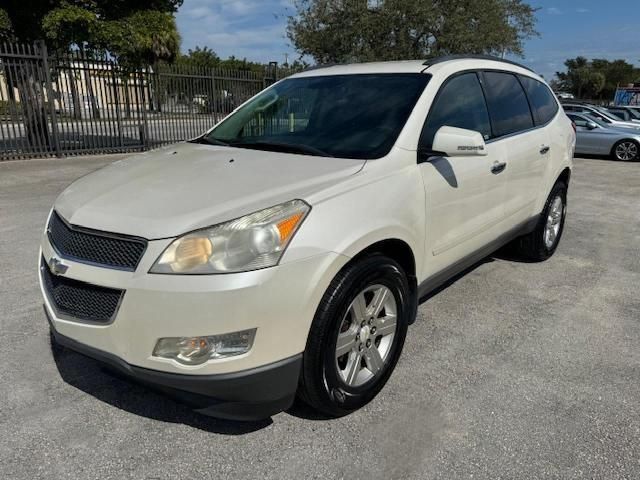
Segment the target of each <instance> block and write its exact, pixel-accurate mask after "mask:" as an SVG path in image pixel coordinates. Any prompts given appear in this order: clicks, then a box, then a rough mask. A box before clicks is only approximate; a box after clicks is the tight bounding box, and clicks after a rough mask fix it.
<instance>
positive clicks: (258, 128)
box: [201, 73, 430, 159]
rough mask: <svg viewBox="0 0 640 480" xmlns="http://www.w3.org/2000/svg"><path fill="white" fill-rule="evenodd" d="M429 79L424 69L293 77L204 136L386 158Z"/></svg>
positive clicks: (257, 146) (277, 148)
mask: <svg viewBox="0 0 640 480" xmlns="http://www.w3.org/2000/svg"><path fill="white" fill-rule="evenodd" d="M429 78H430V76H429V75H426V74H420V73H410V74H366V75H331V76H319V77H303V78H291V79H288V80H284V81H282V82H280V83H277V84H276V85H274V86H273V87H271V88H269V89H268V90H265V91H264V92H262V93H260V94H259V95H258V96H256V97H255V98H254V99H252V100H251V101H249V102H248V103H247V104H246V105H244V106H243V107H241V108H240V109H238V110H237V111H236V112H235V113H233V114H232V115H231V116H229V117H228V118H227V119H225V120H224V121H223V122H222V123H220V125H218V126H217V127H216V128H215V129H213V130H212V131H211V132H209V134H208V135H206V136H205V137H202V139H201V141H204V142H208V143H213V144H218V145H230V146H234V147H241V148H252V149H258V150H272V151H282V152H289V153H305V154H309V155H317V156H326V157H342V158H359V159H373V158H380V157H383V156H384V155H386V154H387V153H389V151H390V150H391V147H392V146H393V144H394V143H395V141H396V139H397V138H398V135H399V134H400V131H401V130H402V127H404V124H405V123H406V121H407V119H408V118H409V115H410V114H411V111H412V110H413V107H414V105H415V103H416V101H417V100H418V98H419V97H420V94H421V93H422V92H423V90H424V88H425V86H426V85H427V83H428V81H429Z"/></svg>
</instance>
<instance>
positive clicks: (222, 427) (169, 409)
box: [51, 247, 526, 435]
mask: <svg viewBox="0 0 640 480" xmlns="http://www.w3.org/2000/svg"><path fill="white" fill-rule="evenodd" d="M496 259H500V260H505V261H516V262H522V261H526V260H522V259H521V258H519V257H517V255H515V254H514V253H513V251H512V249H510V248H509V247H505V248H503V249H501V250H499V251H497V252H496V253H494V254H493V255H491V256H489V257H486V258H484V259H483V260H481V261H479V262H478V263H476V264H475V265H472V266H471V267H469V268H467V269H466V270H464V271H462V272H460V273H459V274H458V275H455V276H454V277H452V278H451V279H449V280H448V281H447V282H445V283H444V284H443V285H441V286H440V287H438V288H436V289H435V290H434V291H432V292H431V293H429V294H428V295H427V296H425V297H423V298H421V299H420V303H421V304H422V303H424V302H426V301H428V300H429V299H430V298H433V297H434V296H436V295H438V294H439V293H440V292H442V291H444V290H446V289H447V288H449V287H450V286H451V285H453V284H454V283H456V282H457V281H458V280H460V279H462V278H463V277H465V276H466V275H467V274H469V273H471V272H473V271H474V270H476V269H477V268H478V267H480V266H482V265H484V264H486V263H492V262H494V261H495V260H496ZM51 342H52V343H51V351H52V354H53V358H54V361H55V363H56V366H57V368H58V371H59V372H60V376H61V377H62V379H63V380H64V381H65V382H66V383H67V384H69V385H71V386H73V387H75V388H77V389H79V390H82V391H83V392H85V393H87V394H89V395H91V396H93V397H94V398H97V399H98V400H100V401H102V402H105V403H107V404H109V405H112V406H114V407H116V408H119V409H121V410H125V411H127V412H129V413H133V414H135V415H139V416H142V417H146V418H150V419H153V420H159V421H162V422H170V423H181V424H184V425H188V426H190V427H193V428H197V429H199V430H204V431H207V432H211V433H218V434H222V435H243V434H247V433H251V432H255V431H258V430H261V429H263V428H266V427H268V426H270V425H271V424H272V423H273V421H272V419H271V418H268V419H265V420H262V421H254V422H242V421H233V420H223V419H216V418H212V417H207V416H205V415H202V414H199V413H196V412H194V411H193V410H191V409H190V408H189V407H187V406H185V405H183V404H181V403H179V402H177V401H175V400H173V399H172V398H171V397H170V396H166V395H164V394H161V393H156V392H155V391H154V390H152V389H150V388H148V387H145V386H144V385H141V384H138V383H135V382H133V381H131V380H130V379H128V378H126V377H124V376H123V375H121V374H120V373H119V372H116V371H112V370H110V369H105V368H104V367H103V366H102V364H100V363H99V362H97V361H95V360H93V359H91V358H89V357H85V356H84V355H81V354H79V353H76V352H74V351H72V350H69V349H66V348H63V347H60V346H58V345H57V344H55V343H54V341H53V340H52V341H51ZM286 413H288V414H289V415H292V416H294V417H297V418H301V419H304V420H311V421H325V420H331V417H328V416H326V415H323V414H321V413H319V412H317V411H315V410H314V409H312V408H311V407H309V406H308V405H306V404H305V403H304V402H302V401H300V400H296V402H295V403H294V404H293V405H292V406H291V408H289V409H288V410H287V411H286Z"/></svg>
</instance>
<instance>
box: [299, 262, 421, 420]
mask: <svg viewBox="0 0 640 480" xmlns="http://www.w3.org/2000/svg"><path fill="white" fill-rule="evenodd" d="M411 305H412V299H411V291H410V288H409V283H408V281H407V276H406V274H405V272H404V271H403V270H402V267H400V265H399V264H398V263H396V262H395V261H394V260H392V259H390V258H388V257H386V256H383V255H380V254H375V255H371V256H369V257H366V258H364V259H362V260H360V261H356V262H354V263H352V264H350V265H348V266H347V267H345V269H343V271H341V272H340V273H339V274H338V275H337V276H336V278H335V279H334V280H333V281H332V282H331V284H330V286H329V288H328V289H327V291H326V293H325V294H324V297H323V298H322V301H321V303H320V306H319V307H318V310H317V312H316V315H315V318H314V320H313V324H312V326H311V330H310V332H309V338H308V341H307V347H306V349H305V352H304V357H303V364H302V373H301V379H300V388H299V391H298V394H299V397H300V398H301V399H302V400H303V401H304V402H305V403H307V404H309V405H310V406H311V407H313V408H315V409H317V410H319V411H320V412H322V413H323V414H325V415H328V416H332V417H337V416H342V415H346V414H348V413H350V412H352V411H354V410H357V409H358V408H360V407H362V406H364V405H365V404H367V403H368V402H369V401H371V400H372V399H373V398H374V397H375V396H376V395H377V393H378V392H379V391H380V390H381V389H382V387H383V386H384V385H385V383H386V382H387V380H388V379H389V377H390V375H391V373H392V371H393V369H394V367H395V365H396V363H397V361H398V358H399V357H400V353H401V352H402V347H403V345H404V340H405V337H406V334H407V325H408V324H409V320H410V319H409V316H410V315H412V312H413V309H412V308H411Z"/></svg>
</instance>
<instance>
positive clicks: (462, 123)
mask: <svg viewBox="0 0 640 480" xmlns="http://www.w3.org/2000/svg"><path fill="white" fill-rule="evenodd" d="M445 125H446V126H448V127H457V128H465V129H467V130H475V131H477V132H480V133H481V134H482V135H483V136H484V138H485V140H488V139H489V138H490V137H491V124H490V122H489V112H488V111H487V105H486V103H485V101H484V95H483V93H482V88H481V87H480V82H479V81H478V76H477V75H476V74H475V73H465V74H462V75H459V76H457V77H454V78H453V79H451V80H449V81H448V82H447V83H446V84H445V86H444V87H443V88H442V90H441V91H440V93H439V94H438V96H437V97H436V99H435V101H434V104H433V105H432V106H431V110H430V112H429V116H428V117H427V121H426V123H425V125H424V128H423V130H422V135H421V137H420V147H421V148H424V149H431V148H432V146H433V138H434V137H435V134H436V132H437V131H438V129H439V128H440V127H443V126H445Z"/></svg>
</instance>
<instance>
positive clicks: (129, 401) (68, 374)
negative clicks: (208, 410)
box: [51, 343, 273, 435]
mask: <svg viewBox="0 0 640 480" xmlns="http://www.w3.org/2000/svg"><path fill="white" fill-rule="evenodd" d="M51 352H52V354H53V358H54V361H55V363H56V366H57V368H58V371H59V372H60V376H61V377H62V379H63V380H64V382H66V383H67V384H69V385H71V386H72V387H74V388H77V389H78V390H82V391H83V392H85V393H87V394H89V395H91V396H93V397H94V398H96V399H98V400H100V401H101V402H104V403H107V404H109V405H111V406H113V407H116V408H119V409H121V410H124V411H126V412H129V413H133V414H134V415H138V416H141V417H146V418H150V419H153V420H159V421H161V422H168V423H181V424H184V425H188V426H190V427H193V428H197V429H199V430H203V431H206V432H210V433H217V434H221V435H244V434H247V433H251V432H255V431H257V430H261V429H263V428H266V427H268V426H269V425H271V424H272V423H273V420H272V419H271V418H268V419H265V420H261V421H255V422H242V421H234V420H223V419H217V418H213V417H208V416H205V415H202V414H200V413H197V412H194V411H193V410H191V409H190V408H189V407H187V406H186V405H183V404H181V403H179V402H177V401H174V400H173V399H172V398H171V397H168V396H165V395H163V394H160V393H156V392H155V391H153V390H151V389H149V388H147V387H145V386H143V385H139V384H137V383H135V382H133V381H131V380H129V379H126V378H124V377H123V376H122V375H121V374H119V373H117V372H115V371H111V370H106V369H104V368H103V367H102V365H101V364H100V363H99V362H97V361H95V360H93V359H91V358H88V357H85V356H84V355H81V354H79V353H76V352H74V351H72V350H69V349H65V348H61V347H59V346H57V345H54V344H53V343H52V344H51Z"/></svg>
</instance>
